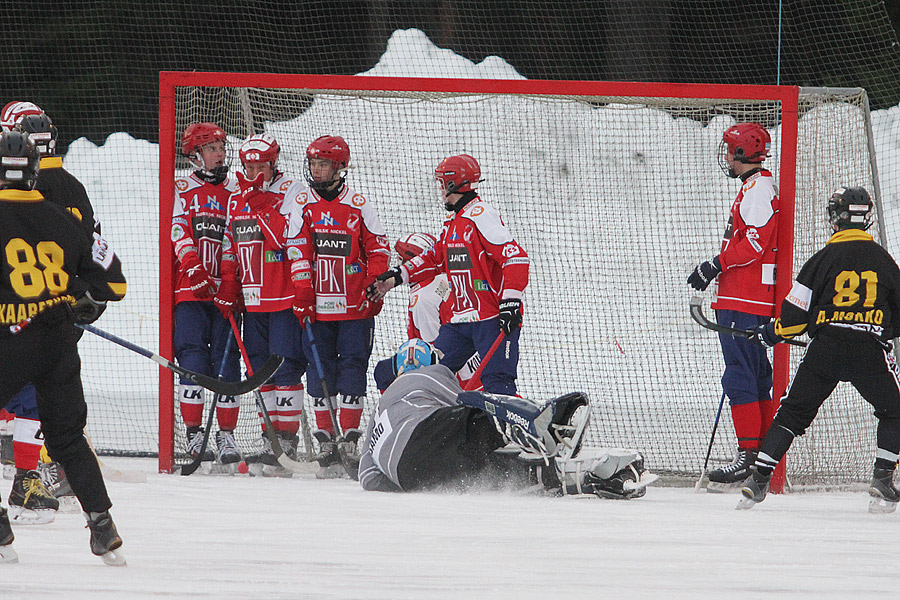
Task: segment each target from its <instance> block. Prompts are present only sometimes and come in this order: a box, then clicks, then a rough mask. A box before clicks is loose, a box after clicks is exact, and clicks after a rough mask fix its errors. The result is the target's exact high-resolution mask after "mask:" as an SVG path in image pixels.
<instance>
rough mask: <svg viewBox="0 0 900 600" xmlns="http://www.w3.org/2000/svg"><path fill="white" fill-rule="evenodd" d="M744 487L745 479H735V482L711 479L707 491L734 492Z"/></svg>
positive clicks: (715, 492)
mask: <svg viewBox="0 0 900 600" xmlns="http://www.w3.org/2000/svg"><path fill="white" fill-rule="evenodd" d="M742 487H744V482H743V480H741V481H735V482H734V483H718V482H716V481H710V482H709V483H707V484H706V493H707V494H734V493H739V492H740V491H741V488H742Z"/></svg>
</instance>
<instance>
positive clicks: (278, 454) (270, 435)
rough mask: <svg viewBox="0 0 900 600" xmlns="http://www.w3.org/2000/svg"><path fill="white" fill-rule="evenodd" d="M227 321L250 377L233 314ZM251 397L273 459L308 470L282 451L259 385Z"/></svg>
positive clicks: (290, 468) (297, 470)
mask: <svg viewBox="0 0 900 600" xmlns="http://www.w3.org/2000/svg"><path fill="white" fill-rule="evenodd" d="M228 321H229V322H230V323H231V331H232V332H234V339H235V341H236V342H237V345H238V348H239V349H240V351H241V358H243V359H244V367H245V368H246V369H247V374H249V375H250V376H251V377H252V376H253V367H252V366H251V365H250V357H249V356H248V355H247V348H246V347H245V346H244V341H243V340H242V339H241V332H240V331H239V330H238V326H237V323H236V322H235V320H234V315H228ZM282 360H284V359H282ZM263 366H265V365H263ZM273 373H274V371H273ZM269 375H270V376H271V375H272V373H270V374H269ZM266 379H268V377H267V378H266ZM253 399H254V400H255V401H256V408H257V409H258V410H259V414H261V415H262V418H263V423H264V424H265V426H266V430H265V432H264V433H265V436H266V439H268V440H269V443H270V444H272V453H273V454H275V460H277V461H278V464H280V465H281V466H282V467H284V468H285V469H287V470H288V471H293V472H295V473H304V472H306V471H308V470H309V469H308V468H307V467H305V466H304V465H303V463H301V462H298V461H296V460H293V459H292V458H291V457H290V456H288V455H287V454H285V453H284V448H282V447H281V440H279V439H278V434H277V433H275V425H273V424H272V417H271V415H269V409H268V408H266V401H265V400H264V399H263V397H262V392H260V391H259V387H257V388H256V389H254V390H253Z"/></svg>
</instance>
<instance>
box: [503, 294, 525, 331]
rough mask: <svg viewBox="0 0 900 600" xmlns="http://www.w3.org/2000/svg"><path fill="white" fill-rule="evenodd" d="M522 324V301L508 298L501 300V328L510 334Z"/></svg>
mask: <svg viewBox="0 0 900 600" xmlns="http://www.w3.org/2000/svg"><path fill="white" fill-rule="evenodd" d="M521 325H522V301H521V300H519V299H516V298H508V299H506V300H501V301H500V329H502V330H503V333H505V334H506V335H509V334H511V333H512V332H513V330H514V329H515V328H516V327H520V326H521Z"/></svg>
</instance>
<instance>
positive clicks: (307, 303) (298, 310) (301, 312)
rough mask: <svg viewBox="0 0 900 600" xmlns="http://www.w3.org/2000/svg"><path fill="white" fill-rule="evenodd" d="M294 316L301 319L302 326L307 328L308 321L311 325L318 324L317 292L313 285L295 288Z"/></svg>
mask: <svg viewBox="0 0 900 600" xmlns="http://www.w3.org/2000/svg"><path fill="white" fill-rule="evenodd" d="M293 303H294V306H293V308H294V314H295V315H297V318H298V319H300V324H301V325H302V326H304V327H306V319H309V322H310V323H315V322H316V292H315V290H313V288H312V286H311V285H304V286H298V287H295V288H294V301H293Z"/></svg>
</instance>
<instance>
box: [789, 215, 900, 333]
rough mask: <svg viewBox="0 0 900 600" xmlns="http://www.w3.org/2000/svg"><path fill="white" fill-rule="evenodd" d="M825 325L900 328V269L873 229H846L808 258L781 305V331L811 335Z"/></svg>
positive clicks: (882, 330)
mask: <svg viewBox="0 0 900 600" xmlns="http://www.w3.org/2000/svg"><path fill="white" fill-rule="evenodd" d="M825 326H836V327H844V328H849V329H853V330H856V331H864V332H868V333H871V334H873V335H875V336H876V337H878V338H879V339H881V340H883V341H887V340H890V339H891V338H894V337H896V336H897V335H898V334H900V269H898V267H897V263H896V262H895V261H894V259H893V258H892V257H891V255H890V254H888V252H887V250H885V249H884V248H882V247H881V246H880V245H878V244H877V243H876V242H875V241H874V240H873V239H872V236H870V235H869V234H868V233H866V232H864V231H862V230H859V229H845V230H843V231H839V232H837V233H835V234H834V235H833V236H831V239H829V240H828V243H827V244H826V245H825V247H824V248H822V249H821V250H819V251H818V252H816V253H815V254H814V255H813V256H812V258H810V259H809V260H808V261H806V264H805V265H803V268H802V269H800V273H799V274H798V275H797V278H796V280H795V281H794V285H793V287H792V288H791V291H790V293H789V294H788V295H787V297H785V299H784V302H783V303H782V305H781V316H780V317H779V319H778V321H777V322H776V324H775V333H777V334H778V335H781V336H784V337H794V336H797V335H800V334H802V333H804V332H806V333H808V334H809V335H810V337H815V335H816V333H817V332H818V331H819V330H820V329H821V328H822V327H825Z"/></svg>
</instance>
